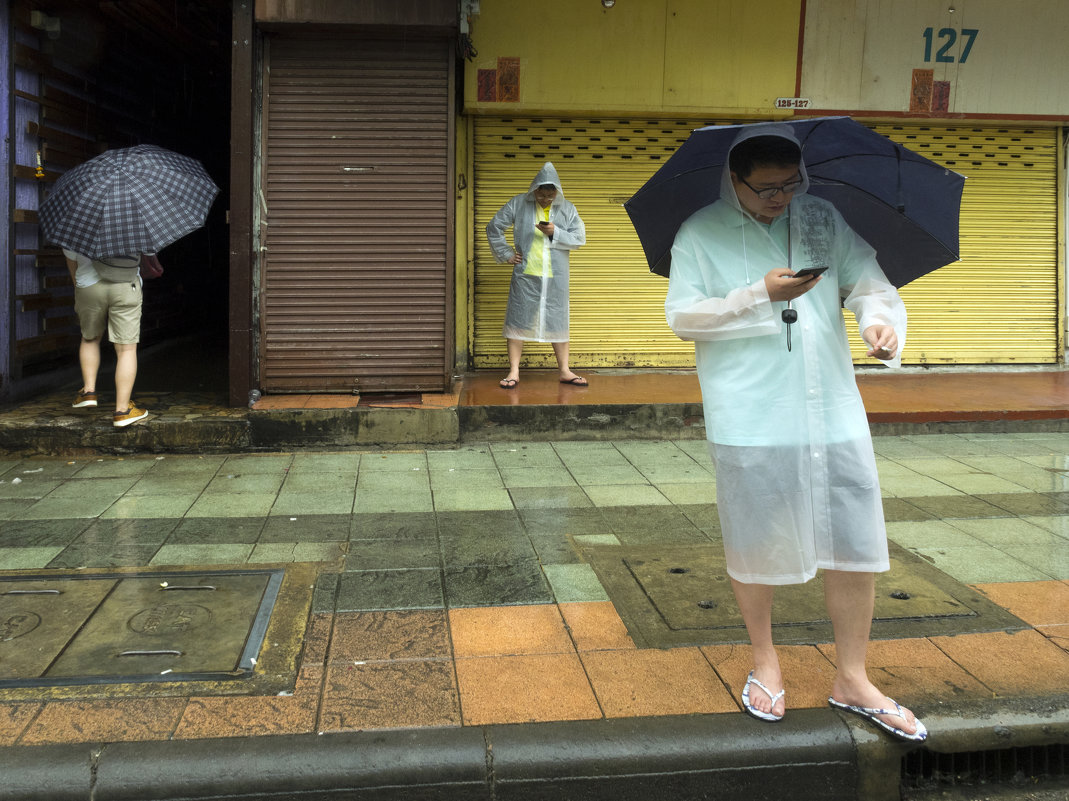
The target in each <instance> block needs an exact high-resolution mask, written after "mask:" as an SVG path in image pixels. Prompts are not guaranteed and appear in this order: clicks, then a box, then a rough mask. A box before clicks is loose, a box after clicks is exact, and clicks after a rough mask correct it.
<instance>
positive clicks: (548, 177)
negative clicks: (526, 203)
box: [527, 161, 564, 205]
mask: <svg viewBox="0 0 1069 801" xmlns="http://www.w3.org/2000/svg"><path fill="white" fill-rule="evenodd" d="M542 184H553V185H554V186H555V187H557V196H556V197H555V198H553V205H557V204H558V203H559V202H560V201H562V200H564V190H563V189H561V185H560V176H559V175H557V168H556V167H554V166H553V162H552V161H547V162H546V163H545V164H543V165H542V169H540V170H539V171H538V175H536V176H535V177H534V180H533V181H531V188H530V189H528V190H527V199H528V200H530V201H531V202H532V203H533V202H535V196H534V193H535V190H536V189H538V187H540V186H541V185H542Z"/></svg>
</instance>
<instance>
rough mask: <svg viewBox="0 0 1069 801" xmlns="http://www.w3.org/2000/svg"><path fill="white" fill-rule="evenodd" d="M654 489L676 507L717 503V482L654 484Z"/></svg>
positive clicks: (656, 482)
mask: <svg viewBox="0 0 1069 801" xmlns="http://www.w3.org/2000/svg"><path fill="white" fill-rule="evenodd" d="M653 485H654V487H656V489H657V491H658V492H660V493H661V494H662V495H663V496H664V497H666V498H667V499H668V500H669V501H671V502H672V503H674V504H675V505H676V506H695V505H698V504H710V503H715V501H716V482H712V481H702V482H694V483H686V484H675V483H668V484H662V483H660V482H658V481H655V482H654V484H653Z"/></svg>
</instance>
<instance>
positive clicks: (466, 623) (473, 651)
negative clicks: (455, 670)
mask: <svg viewBox="0 0 1069 801" xmlns="http://www.w3.org/2000/svg"><path fill="white" fill-rule="evenodd" d="M449 627H450V631H451V633H452V637H453V651H454V653H455V654H456V656H457V658H458V659H460V658H462V657H472V656H511V655H517V654H560V653H574V652H575V648H574V646H573V645H572V640H571V638H570V637H569V636H568V630H567V629H566V628H565V627H564V619H563V618H562V617H561V613H560V611H559V610H558V608H557V605H556V604H535V605H531V606H493V607H482V608H474V609H451V610H449Z"/></svg>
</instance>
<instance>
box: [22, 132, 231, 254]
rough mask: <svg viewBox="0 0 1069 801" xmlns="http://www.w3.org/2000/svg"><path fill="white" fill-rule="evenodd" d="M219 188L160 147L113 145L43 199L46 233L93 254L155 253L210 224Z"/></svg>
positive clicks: (195, 164) (198, 168)
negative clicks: (209, 213) (210, 213)
mask: <svg viewBox="0 0 1069 801" xmlns="http://www.w3.org/2000/svg"><path fill="white" fill-rule="evenodd" d="M218 192H219V187H218V186H216V185H215V183H214V182H213V181H212V179H211V177H210V176H209V175H208V173H207V171H206V170H205V169H204V166H203V165H202V164H201V163H200V162H199V161H197V160H196V159H193V158H190V157H189V156H183V155H181V154H179V153H175V152H173V151H170V150H165V149H164V148H162V147H158V146H157V145H136V146H134V147H126V148H119V149H116V150H108V151H107V152H105V153H101V154H100V155H99V156H97V157H95V158H93V159H90V160H89V161H87V162H85V163H84V164H80V165H78V166H77V167H75V168H74V169H71V170H68V171H67V172H65V173H64V174H63V175H62V176H61V177H60V179H59V180H58V181H57V182H56V185H55V186H54V187H53V189H52V192H51V193H50V194H49V196H48V198H47V199H46V200H45V201H44V202H43V203H42V204H41V208H40V211H39V218H40V221H41V233H42V234H43V236H44V238H45V239H46V240H47V241H49V242H52V243H54V244H56V245H59V246H61V247H64V248H67V249H69V250H73V251H74V252H76V253H82V254H84V255H86V256H89V257H90V258H94V259H107V258H112V257H115V256H129V255H131V254H137V253H156V252H158V251H160V250H162V249H163V248H165V247H167V245H169V244H171V243H172V242H174V241H176V240H178V239H181V238H182V237H183V236H185V235H186V234H188V233H190V232H191V231H194V230H196V229H197V228H200V227H201V226H202V225H204V221H205V219H206V218H207V216H208V210H209V209H210V208H211V205H212V202H213V201H214V200H215V196H216V194H217V193H218Z"/></svg>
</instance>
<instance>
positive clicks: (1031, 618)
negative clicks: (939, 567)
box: [975, 581, 1069, 627]
mask: <svg viewBox="0 0 1069 801" xmlns="http://www.w3.org/2000/svg"><path fill="white" fill-rule="evenodd" d="M975 587H976V589H977V590H979V591H980V592H981V593H983V594H984V595H986V596H987V597H988V598H990V599H991V600H992V601H994V602H995V603H996V604H998V605H999V606H1001V607H1003V608H1004V609H1006V610H1008V611H1009V612H1010V613H1011V614H1014V615H1016V616H1017V617H1019V618H1020V619H1021V620H1023V621H1024V622H1025V623H1027V624H1028V625H1030V626H1036V627H1038V626H1058V625H1069V585H1067V584H1065V583H1064V582H1061V581H1011V582H1003V583H999V584H977V585H975Z"/></svg>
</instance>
